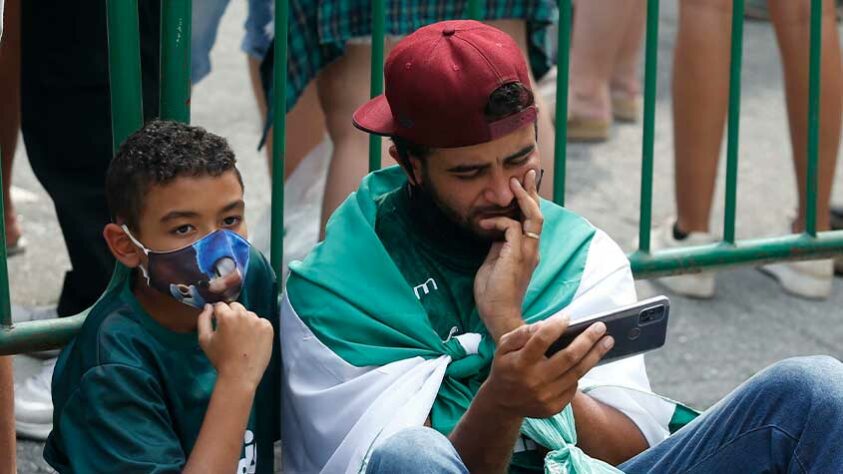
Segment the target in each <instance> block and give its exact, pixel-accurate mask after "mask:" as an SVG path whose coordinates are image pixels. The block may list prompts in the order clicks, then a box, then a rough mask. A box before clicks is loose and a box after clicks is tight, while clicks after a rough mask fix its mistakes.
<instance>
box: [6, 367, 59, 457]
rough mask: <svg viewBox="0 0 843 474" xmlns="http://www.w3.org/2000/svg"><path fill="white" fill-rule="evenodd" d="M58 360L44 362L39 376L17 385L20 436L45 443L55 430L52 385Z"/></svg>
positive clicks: (16, 398) (16, 425) (16, 427)
mask: <svg viewBox="0 0 843 474" xmlns="http://www.w3.org/2000/svg"><path fill="white" fill-rule="evenodd" d="M55 367H56V359H49V360H46V361H44V363H43V365H42V366H41V370H40V371H38V373H37V374H35V375H33V376H31V377H29V378H28V379H26V380H24V381H23V383H21V384H20V385H18V384H15V429H16V430H17V433H18V435H19V436H23V437H26V438H31V439H36V440H39V441H44V440H46V439H47V435H49V434H50V431H51V430H52V429H53V396H52V393H51V392H50V385H51V382H52V379H53V369H55Z"/></svg>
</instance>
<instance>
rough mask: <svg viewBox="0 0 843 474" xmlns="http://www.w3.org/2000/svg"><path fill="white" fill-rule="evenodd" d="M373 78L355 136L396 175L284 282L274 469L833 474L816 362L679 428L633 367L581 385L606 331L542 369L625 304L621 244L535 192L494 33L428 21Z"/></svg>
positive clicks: (520, 72)
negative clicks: (573, 334)
mask: <svg viewBox="0 0 843 474" xmlns="http://www.w3.org/2000/svg"><path fill="white" fill-rule="evenodd" d="M385 78H386V94H385V95H384V96H380V97H377V98H375V99H373V100H372V101H370V102H368V103H367V104H365V105H363V106H362V107H361V108H360V109H358V110H357V112H356V113H355V115H354V123H355V125H356V126H357V127H358V128H361V129H363V130H365V131H368V132H370V133H376V134H380V135H387V136H390V137H392V139H393V142H394V146H393V147H391V148H390V154H391V155H392V156H393V157H394V158H395V159H396V160H397V161H398V162H399V164H400V165H401V167H400V168H398V167H394V168H390V169H386V170H383V171H380V172H377V173H373V174H371V175H369V176H368V177H367V178H365V179H364V181H363V183H362V184H361V186H360V188H359V190H358V191H357V192H356V193H355V194H353V195H352V196H351V197H350V198H349V199H348V200H347V201H346V202H345V203H344V204H343V205H342V206H341V207H340V208H339V209H338V210H337V212H336V213H335V214H334V216H333V217H332V218H331V220H330V221H329V223H328V227H327V232H326V239H325V241H324V242H323V243H322V244H320V245H319V246H318V247H317V248H316V249H315V250H314V251H313V252H312V253H311V254H310V255H309V256H308V257H307V258H306V259H305V260H304V261H303V262H301V263H297V264H293V265H292V266H291V274H290V277H289V280H288V283H287V292H286V297H285V299H284V301H283V303H282V309H281V312H282V313H281V318H282V321H281V340H282V347H283V350H284V357H283V363H284V376H285V379H284V388H283V396H284V400H283V402H282V410H283V416H282V420H283V421H282V423H283V427H282V430H283V434H282V443H283V445H284V446H283V455H284V468H285V472H318V471H322V472H343V471H344V472H358V471H360V470H361V469H363V468H364V467H365V468H366V469H368V471H369V472H465V471H471V472H482V473H487V472H502V471H505V470H507V469H509V470H510V471H516V472H517V471H542V470H544V469H545V468H547V469H550V470H551V471H552V472H617V470H616V468H615V467H613V466H616V465H620V468H621V469H623V470H625V471H631V472H674V471H688V470H691V468H693V467H694V466H704V469H702V470H701V471H700V472H710V471H713V470H715V469H720V470H727V471H728V470H738V471H740V472H748V471H756V470H758V469H761V470H763V469H765V468H768V470H775V469H776V468H777V466H785V467H787V466H790V467H791V468H796V469H798V468H799V467H802V468H804V469H813V470H817V471H818V472H840V470H841V467H843V465H842V464H841V463H843V461H841V459H840V458H841V457H840V456H836V455H834V453H835V452H836V451H835V450H836V449H837V447H836V446H837V444H836V443H838V441H836V439H838V438H837V436H835V435H840V434H841V431H843V428H841V427H840V424H839V423H836V422H835V423H829V422H828V421H827V420H830V419H835V420H836V419H839V417H840V416H841V415H843V389H841V387H843V368H841V364H840V363H839V362H837V361H834V360H832V359H807V360H794V361H788V362H786V363H783V364H780V365H779V366H776V367H775V368H773V369H770V370H768V371H765V372H764V373H762V374H760V375H759V376H757V377H756V378H754V379H753V380H752V381H750V382H749V383H748V384H746V385H745V386H744V387H742V388H741V389H739V390H738V391H737V392H736V393H735V394H733V395H732V396H731V397H730V398H729V399H728V400H727V401H725V402H723V403H721V404H720V405H718V408H715V409H714V410H712V411H711V412H710V413H708V414H706V415H705V416H703V417H700V418H698V419H697V420H696V421H693V422H690V420H691V419H692V418H693V417H694V413H693V412H691V411H690V410H688V409H685V408H684V407H681V406H677V405H676V404H674V403H672V402H670V401H668V400H665V399H663V398H661V397H659V396H657V395H655V394H653V393H652V392H651V391H650V387H649V382H648V379H647V375H646V370H645V366H644V360H643V357H641V356H637V357H631V358H627V359H624V360H621V361H618V362H614V363H610V364H606V365H603V366H600V367H596V368H595V365H596V364H597V362H598V361H599V360H600V358H601V357H602V356H603V355H605V354H606V352H608V350H609V349H610V348H611V347H612V345H613V340H612V338H611V337H609V336H606V334H605V331H606V328H605V325H603V324H602V323H596V324H594V325H592V327H591V328H590V329H589V330H587V331H585V332H584V333H583V334H582V335H580V336H579V337H578V338H577V339H575V340H574V342H573V343H572V344H571V345H569V346H568V347H567V348H565V349H563V350H562V351H560V352H558V353H557V354H555V355H553V356H552V357H550V358H547V357H545V352H546V350H547V348H548V347H549V346H550V344H551V343H553V342H554V341H555V340H556V339H557V338H559V336H560V335H561V334H562V333H563V332H564V331H565V329H566V327H567V326H568V323H569V322H570V321H577V320H578V319H582V318H584V317H586V316H588V315H590V314H593V313H596V312H599V311H603V310H607V309H611V308H614V307H618V306H621V305H625V304H628V303H631V302H634V301H635V300H636V295H635V290H634V286H633V280H632V274H631V272H630V269H629V263H628V261H627V259H626V257H625V256H624V254H623V253H622V252H621V250H620V249H619V248H618V247H617V245H616V244H615V243H614V242H612V241H611V239H610V238H609V237H608V236H607V235H606V234H605V233H603V232H602V231H600V230H598V229H595V228H594V227H593V226H592V225H591V224H589V223H588V222H587V221H586V220H584V219H583V218H581V217H579V216H577V215H575V214H573V213H571V212H569V211H567V210H565V209H562V208H560V207H559V206H556V205H554V204H553V203H550V202H547V201H543V200H540V199H539V197H538V188H539V185H540V182H541V162H540V157H539V155H538V150H537V147H536V136H537V135H536V109H535V106H534V103H533V94H532V91H531V90H530V86H529V81H528V79H527V74H526V65H525V63H524V59H523V58H522V57H521V55H520V53H519V52H518V49H517V47H516V45H515V44H514V42H513V41H512V40H511V39H510V38H509V37H507V36H506V35H505V34H503V33H501V32H500V31H497V30H495V29H494V28H491V27H488V26H484V25H482V24H480V23H477V22H473V21H449V22H442V23H437V24H434V25H430V26H427V27H424V28H421V29H420V30H418V31H417V32H416V33H414V34H412V35H410V36H408V37H407V38H406V39H405V40H403V41H402V42H401V43H399V44H398V45H397V46H396V48H395V49H394V50H393V52H392V53H391V54H390V56H389V59H388V60H387V63H386V66H385ZM539 257H541V258H539ZM802 394H807V395H808V396H806V397H802V398H800V397H799V395H802ZM689 422H690V424H688V423H689ZM686 424H687V425H688V427H687V428H685V429H682V430H680V431H679V432H678V433H676V434H675V435H673V436H670V434H671V432H674V431H676V430H678V429H679V428H680V427H682V426H683V425H686ZM424 425H427V426H430V427H432V428H433V430H431V429H420V428H419V427H422V426H424ZM440 433H441V434H440ZM443 435H447V439H446V438H444V436H443ZM669 436H670V437H669ZM665 439H667V441H665ZM774 456H778V457H775V458H774ZM624 462H625V464H622V465H621V463H624ZM747 463H749V464H747Z"/></svg>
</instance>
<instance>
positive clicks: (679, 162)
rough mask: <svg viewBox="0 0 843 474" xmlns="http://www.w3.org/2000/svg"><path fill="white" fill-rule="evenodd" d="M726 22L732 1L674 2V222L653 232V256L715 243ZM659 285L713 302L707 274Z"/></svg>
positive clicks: (664, 280)
mask: <svg viewBox="0 0 843 474" xmlns="http://www.w3.org/2000/svg"><path fill="white" fill-rule="evenodd" d="M731 18H732V2H731V0H682V1H680V2H679V30H678V33H677V35H676V48H675V50H674V61H673V148H674V149H673V159H674V163H675V176H674V194H675V197H676V217H675V219H674V218H670V219H668V220H667V221H666V222H664V223H662V224H661V226H660V227H658V228H656V229H654V231H653V234H652V241H651V249H652V250H656V251H658V250H665V249H670V248H676V247H683V246H686V245H691V246H694V245H706V244H710V243H712V242H713V241H714V237H713V236H712V235H711V234H709V233H708V226H709V218H710V215H711V201H712V197H713V194H714V185H715V181H716V179H717V161H718V159H719V158H720V143H721V141H722V139H723V127H724V125H725V122H726V108H727V105H728V98H729V44H730V38H731ZM675 230H678V232H676V231H675ZM658 281H659V283H661V284H662V285H664V286H666V287H667V288H669V289H670V290H671V291H673V292H675V293H678V294H681V295H685V296H690V297H694V298H711V297H712V296H714V291H715V281H714V274H713V273H711V272H703V273H695V274H689V275H680V276H673V277H663V278H659V279H658Z"/></svg>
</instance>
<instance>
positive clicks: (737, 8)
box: [723, 0, 744, 245]
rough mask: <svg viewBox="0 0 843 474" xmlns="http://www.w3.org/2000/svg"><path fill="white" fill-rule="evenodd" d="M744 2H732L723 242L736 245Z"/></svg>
mask: <svg viewBox="0 0 843 474" xmlns="http://www.w3.org/2000/svg"><path fill="white" fill-rule="evenodd" d="M743 11H744V0H733V2H732V53H731V57H730V65H729V131H728V134H729V138H728V142H727V144H726V146H727V150H726V160H727V161H726V212H725V216H724V219H723V240H724V241H725V242H727V243H729V244H732V245H734V244H735V212H736V207H737V190H738V140H739V135H738V132H739V131H740V125H741V64H742V62H743Z"/></svg>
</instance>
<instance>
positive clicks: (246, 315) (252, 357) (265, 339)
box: [198, 303, 273, 387]
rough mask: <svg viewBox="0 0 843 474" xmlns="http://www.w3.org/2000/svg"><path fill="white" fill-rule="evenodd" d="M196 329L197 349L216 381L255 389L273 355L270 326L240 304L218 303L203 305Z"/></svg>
mask: <svg viewBox="0 0 843 474" xmlns="http://www.w3.org/2000/svg"><path fill="white" fill-rule="evenodd" d="M212 318H213V319H214V320H215V321H216V329H214V328H213V325H212V324H211V319H212ZM198 327H199V345H200V346H201V347H202V350H203V351H204V352H205V355H207V356H208V359H209V360H210V361H211V364H213V365H214V368H215V369H217V374H218V375H219V377H220V378H226V379H229V378H230V379H231V380H239V381H242V382H245V383H246V384H248V386H249V387H257V385H258V383H260V380H261V377H262V376H263V372H264V370H266V366H267V364H269V358H270V356H271V355H272V337H273V331H272V324H271V323H270V322H269V321H267V320H266V319H263V318H260V317H258V316H257V315H256V314H255V313H253V312H251V311H247V310H246V308H244V307H243V305H241V304H240V303H231V305H227V304H225V303H217V304H215V305H214V306H211V305H205V309H204V310H203V311H202V313H201V314H200V315H199V323H198Z"/></svg>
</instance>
